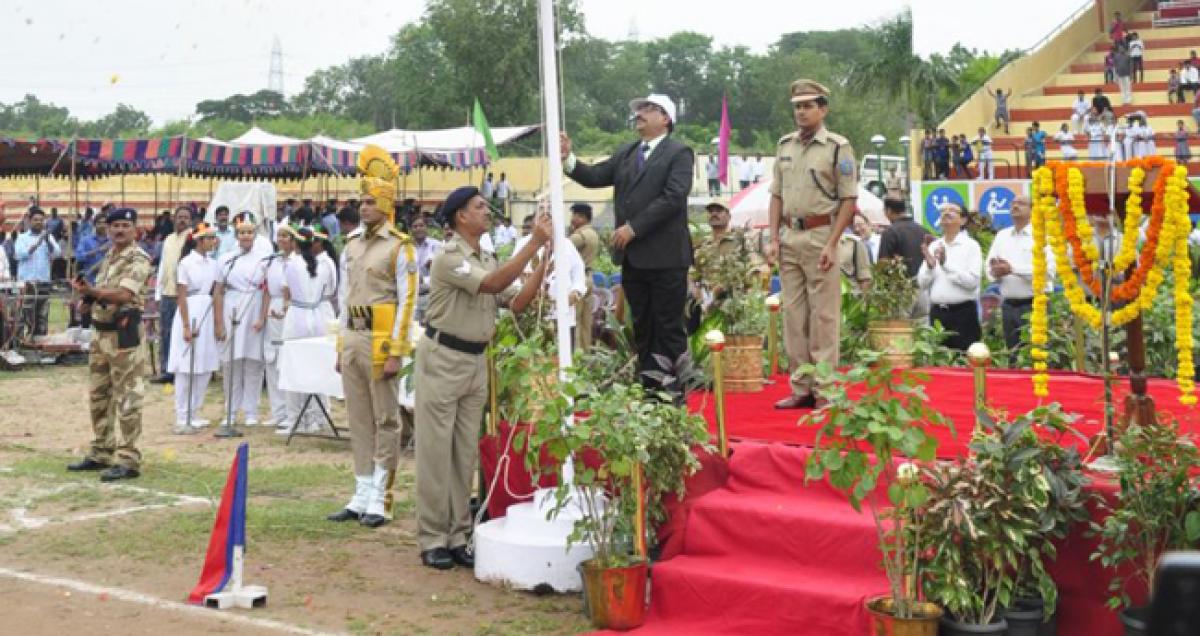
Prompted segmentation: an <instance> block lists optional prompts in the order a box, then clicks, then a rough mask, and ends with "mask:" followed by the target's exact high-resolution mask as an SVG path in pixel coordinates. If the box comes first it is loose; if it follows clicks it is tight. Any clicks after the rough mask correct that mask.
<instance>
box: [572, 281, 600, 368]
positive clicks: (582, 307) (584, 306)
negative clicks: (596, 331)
mask: <svg viewBox="0 0 1200 636" xmlns="http://www.w3.org/2000/svg"><path fill="white" fill-rule="evenodd" d="M594 322H595V320H594V316H593V314H592V281H590V280H589V281H588V284H587V294H585V295H584V296H583V298H580V299H579V302H577V303H575V350H576V351H587V350H589V349H591V348H592V324H593V323H594Z"/></svg>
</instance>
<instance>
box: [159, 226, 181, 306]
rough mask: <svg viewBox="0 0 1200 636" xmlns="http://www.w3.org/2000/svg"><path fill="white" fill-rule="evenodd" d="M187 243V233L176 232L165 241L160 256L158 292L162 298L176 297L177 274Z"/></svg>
mask: <svg viewBox="0 0 1200 636" xmlns="http://www.w3.org/2000/svg"><path fill="white" fill-rule="evenodd" d="M186 242H187V232H182V233H180V232H174V233H172V234H171V235H170V236H168V237H167V238H165V239H163V244H162V252H161V253H160V254H159V256H158V292H159V295H161V296H170V297H171V298H174V297H175V279H176V274H175V272H176V271H177V270H178V268H179V259H180V258H181V256H182V254H183V244H184V243H186Z"/></svg>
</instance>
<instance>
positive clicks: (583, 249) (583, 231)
mask: <svg viewBox="0 0 1200 636" xmlns="http://www.w3.org/2000/svg"><path fill="white" fill-rule="evenodd" d="M571 244H572V245H574V246H575V249H576V250H577V251H578V252H579V257H580V258H582V259H583V266H584V267H585V268H587V269H588V270H589V271H590V270H591V269H592V263H593V262H595V260H596V256H597V255H598V254H600V235H599V234H597V233H596V229H595V228H593V227H592V226H591V225H590V224H588V225H584V226H581V227H580V228H579V229H578V230H575V231H574V232H571Z"/></svg>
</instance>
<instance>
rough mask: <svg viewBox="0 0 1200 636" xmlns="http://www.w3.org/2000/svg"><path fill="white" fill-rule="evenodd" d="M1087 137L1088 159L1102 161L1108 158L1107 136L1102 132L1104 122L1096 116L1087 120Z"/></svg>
mask: <svg viewBox="0 0 1200 636" xmlns="http://www.w3.org/2000/svg"><path fill="white" fill-rule="evenodd" d="M1085 132H1086V134H1087V139H1088V159H1091V160H1093V161H1102V160H1104V159H1107V158H1108V138H1107V136H1106V135H1105V134H1104V133H1105V131H1104V124H1102V123H1100V120H1099V119H1098V118H1095V117H1093V118H1092V119H1089V120H1088V123H1087V128H1086V129H1085Z"/></svg>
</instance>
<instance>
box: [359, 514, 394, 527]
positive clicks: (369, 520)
mask: <svg viewBox="0 0 1200 636" xmlns="http://www.w3.org/2000/svg"><path fill="white" fill-rule="evenodd" d="M387 521H388V520H387V517H385V516H383V515H370V514H368V515H363V516H362V518H360V519H359V520H358V522H359V523H361V524H362V525H364V526H366V527H368V528H378V527H379V526H382V525H383V524H385V523H387Z"/></svg>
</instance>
